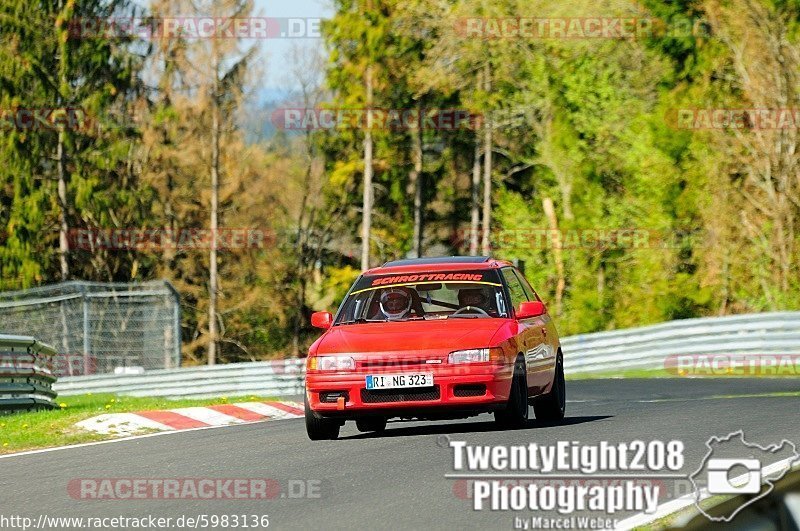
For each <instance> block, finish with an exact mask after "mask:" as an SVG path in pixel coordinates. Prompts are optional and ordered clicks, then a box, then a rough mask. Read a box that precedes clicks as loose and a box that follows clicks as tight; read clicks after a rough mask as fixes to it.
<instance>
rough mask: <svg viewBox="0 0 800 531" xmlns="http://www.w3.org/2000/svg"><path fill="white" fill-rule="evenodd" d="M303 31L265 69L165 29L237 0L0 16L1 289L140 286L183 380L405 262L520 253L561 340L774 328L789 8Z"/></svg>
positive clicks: (424, 15)
mask: <svg viewBox="0 0 800 531" xmlns="http://www.w3.org/2000/svg"><path fill="white" fill-rule="evenodd" d="M331 12H332V16H331V17H330V18H329V19H326V20H324V21H322V23H321V25H320V31H321V35H322V44H321V45H320V46H318V47H317V46H313V45H311V46H309V45H303V43H302V42H301V41H300V40H298V42H297V45H296V46H294V47H293V48H292V52H291V55H290V57H288V58H286V60H285V61H283V62H281V63H280V64H281V65H283V66H282V67H281V68H280V69H279V71H276V70H275V68H274V67H273V66H272V64H271V61H270V58H268V57H264V54H261V53H259V47H258V37H256V38H255V39H253V38H248V37H251V36H252V35H251V34H250V33H248V31H242V32H238V31H237V32H233V33H231V34H228V35H225V36H224V38H223V37H222V36H219V35H217V38H214V36H212V37H210V38H206V37H204V36H202V35H198V34H197V33H193V32H192V31H189V30H187V29H186V28H185V27H184V28H183V29H182V30H180V31H164V28H165V25H169V24H171V23H172V22H174V19H175V17H182V20H183V21H186V20H201V19H205V18H211V19H213V20H215V21H217V23H218V24H220V25H224V24H225V22H224V21H228V22H229V23H230V24H235V23H237V21H241V20H249V21H250V22H252V21H255V20H261V19H262V18H263V17H266V18H269V16H270V14H269V10H268V9H267V10H266V12H263V13H261V12H259V8H258V7H257V6H256V5H254V3H253V1H252V0H218V1H211V0H196V1H190V0H151V1H149V3H147V4H146V5H143V4H141V3H137V2H128V1H127V0H54V1H47V2H30V1H27V0H0V21H1V22H0V161H2V164H0V172H2V177H1V178H0V184H1V185H2V186H0V289H2V290H17V289H25V288H29V287H34V286H39V285H43V284H50V283H55V282H60V281H63V280H71V279H83V280H95V281H108V282H111V281H118V282H128V281H140V280H150V279H157V278H164V279H168V280H169V281H170V282H172V283H173V284H174V286H175V287H176V288H177V289H178V291H179V292H180V293H181V297H182V307H183V317H182V321H183V322H182V329H183V345H184V347H183V356H184V360H185V362H186V363H187V364H188V365H193V364H201V363H227V362H235V361H246V360H259V359H269V358H280V357H292V356H298V355H302V354H303V352H304V351H305V349H307V347H308V345H309V344H310V343H311V341H313V339H314V338H315V337H316V333H315V332H314V329H312V328H311V327H310V323H309V317H310V314H311V313H312V312H313V311H316V310H335V308H336V307H337V306H338V305H339V303H340V302H341V300H342V297H343V296H344V295H345V293H346V291H347V289H348V287H349V286H350V284H351V283H352V281H353V280H354V279H355V278H356V277H357V275H358V274H359V272H360V271H361V270H363V269H366V268H369V267H375V266H378V265H380V264H382V263H384V262H386V261H387V260H392V259H397V258H403V257H414V256H444V255H452V254H473V255H475V254H480V255H492V256H494V257H497V258H503V259H508V260H515V261H518V262H517V263H521V264H524V268H525V274H526V276H527V277H528V279H529V280H530V282H531V284H532V285H533V286H534V288H535V289H536V290H537V291H538V292H539V295H540V296H541V297H542V298H543V300H545V301H546V302H547V304H548V307H549V308H550V310H551V313H552V314H553V315H554V316H555V319H556V322H557V326H558V328H559V332H560V334H561V335H562V336H566V335H571V334H578V333H586V332H594V331H601V330H611V329H618V328H626V327H633V326H640V325H645V324H651V323H658V322H662V321H669V320H674V319H683V318H690V317H699V316H713V315H727V314H737V313H748V312H766V311H777V310H797V309H800V271H799V268H798V263H799V260H798V259H799V258H800V155H798V151H800V135H799V134H798V133H799V131H800V1H798V0H674V1H667V0H641V1H639V2H634V1H628V0H606V1H603V2H585V1H577V0H560V1H553V0H494V1H489V0H425V1H423V0H403V1H400V0H332V3H331ZM297 16H298V17H302V16H303V14H302V13H298V14H297ZM126 20H127V21H136V26H137V28H138V29H137V30H136V31H134V30H132V29H131V27H130V25H125V24H120V23H116V24H115V23H113V21H126ZM87 21H88V22H91V23H87ZM220 21H222V22H220ZM252 25H254V24H251V26H252ZM167 27H171V28H173V29H174V27H175V26H174V25H173V26H167ZM145 29H147V31H144V30H145ZM240 29H241V28H240ZM231 35H232V36H231ZM268 38H279V36H275V35H273V36H272V37H268ZM265 75H267V76H269V77H270V78H272V79H282V80H285V84H286V86H287V90H286V91H285V92H284V93H283V94H281V96H280V97H279V98H275V97H266V96H264V95H263V93H262V92H260V91H259V83H261V80H263V79H264V76H265ZM120 240H121V241H120Z"/></svg>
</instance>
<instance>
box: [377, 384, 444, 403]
mask: <svg viewBox="0 0 800 531" xmlns="http://www.w3.org/2000/svg"><path fill="white" fill-rule="evenodd" d="M423 400H439V386H438V385H434V386H433V387H420V388H418V389H362V390H361V401H362V402H364V403H365V404H375V403H378V402H413V401H423Z"/></svg>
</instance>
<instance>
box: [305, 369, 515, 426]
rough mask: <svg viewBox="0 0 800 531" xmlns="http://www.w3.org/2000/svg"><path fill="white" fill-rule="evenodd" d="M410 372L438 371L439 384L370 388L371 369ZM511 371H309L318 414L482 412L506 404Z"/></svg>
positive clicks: (309, 391)
mask: <svg viewBox="0 0 800 531" xmlns="http://www.w3.org/2000/svg"><path fill="white" fill-rule="evenodd" d="M404 372H405V373H416V372H432V373H433V383H434V387H433V388H430V387H428V388H411V389H387V390H380V391H374V390H373V391H368V390H367V389H366V377H367V375H368V374H382V373H384V374H390V373H391V374H398V373H400V374H402V373H404ZM511 374H512V369H511V368H508V367H502V366H499V367H494V366H482V367H466V366H464V367H458V368H454V367H448V368H446V369H444V368H439V369H437V370H431V368H430V367H422V368H418V369H406V370H403V371H373V372H363V371H359V372H354V373H336V374H328V373H307V375H306V395H307V397H308V404H309V407H310V408H311V410H312V411H313V412H314V413H316V414H317V415H318V416H326V417H340V418H348V417H352V418H355V417H358V416H368V415H386V416H409V417H410V416H425V415H426V414H430V415H431V416H439V415H446V414H447V412H449V411H451V412H462V413H481V412H484V411H491V410H493V409H497V407H498V406H501V405H505V404H506V402H507V401H508V395H509V391H510V389H511ZM331 396H334V397H337V396H344V397H345V399H344V401H341V400H337V399H335V398H334V400H331ZM342 402H343V403H342Z"/></svg>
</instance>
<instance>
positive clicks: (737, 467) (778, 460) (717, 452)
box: [689, 430, 800, 522]
mask: <svg viewBox="0 0 800 531" xmlns="http://www.w3.org/2000/svg"><path fill="white" fill-rule="evenodd" d="M706 447H707V448H708V452H707V453H706V455H705V456H704V457H703V461H702V462H701V463H700V468H698V469H697V470H696V471H695V472H694V473H693V474H691V475H690V476H689V480H690V481H691V482H692V485H693V486H694V490H695V492H694V496H695V505H696V506H697V509H698V510H699V511H700V512H702V513H703V514H704V515H705V516H706V517H707V518H708V519H709V520H712V521H714V522H730V521H731V520H733V518H734V517H735V516H736V515H737V514H739V511H741V510H742V509H744V508H745V507H747V506H748V505H750V504H752V503H754V502H756V501H758V500H760V499H761V498H763V497H765V496H767V495H768V494H769V493H770V492H772V490H773V489H774V488H775V482H776V481H777V480H779V479H781V478H782V477H783V476H785V475H786V474H787V473H788V472H789V470H791V469H792V466H793V465H795V464H798V463H800V454H798V453H797V448H796V447H795V445H794V444H793V443H792V442H790V441H787V440H786V439H784V440H782V441H781V442H780V443H778V444H773V445H769V446H760V445H758V444H753V443H749V442H747V441H746V440H745V438H744V433H743V432H742V431H741V430H739V431H736V432H733V433H731V434H728V435H726V436H724V437H711V439H709V440H708V441H707V442H706ZM718 495H728V496H741V495H745V496H746V498H745V499H746V501H745V502H744V503H742V504H741V505H740V506H739V507H737V508H736V509H734V510H732V511H729V514H722V515H714V516H712V515H711V514H709V513H708V512H707V511H706V510H704V509H703V507H702V506H701V504H700V502H701V501H702V500H704V499H706V498H709V497H711V496H718Z"/></svg>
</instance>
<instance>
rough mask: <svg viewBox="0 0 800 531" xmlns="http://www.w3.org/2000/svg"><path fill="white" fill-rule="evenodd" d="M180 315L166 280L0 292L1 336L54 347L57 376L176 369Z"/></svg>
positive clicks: (75, 283) (67, 285)
mask: <svg viewBox="0 0 800 531" xmlns="http://www.w3.org/2000/svg"><path fill="white" fill-rule="evenodd" d="M180 315H181V314H180V298H179V296H178V293H177V292H176V291H175V289H174V288H173V287H172V285H171V284H169V283H168V282H166V281H153V282H141V283H102V282H78V281H74V282H63V283H60V284H54V285H50V286H43V287H38V288H32V289H28V290H22V291H13V292H4V293H0V332H3V333H6V334H24V335H31V336H34V337H36V338H37V339H39V340H41V341H44V342H45V343H48V344H50V345H53V347H54V348H55V349H56V350H57V351H58V360H57V363H56V372H57V373H58V374H60V375H81V374H83V375H86V374H96V373H109V372H114V371H115V370H116V369H117V368H119V367H132V366H133V367H143V368H144V369H163V368H173V367H179V366H180V357H181V329H180V318H181V317H180Z"/></svg>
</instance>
